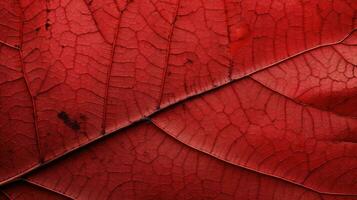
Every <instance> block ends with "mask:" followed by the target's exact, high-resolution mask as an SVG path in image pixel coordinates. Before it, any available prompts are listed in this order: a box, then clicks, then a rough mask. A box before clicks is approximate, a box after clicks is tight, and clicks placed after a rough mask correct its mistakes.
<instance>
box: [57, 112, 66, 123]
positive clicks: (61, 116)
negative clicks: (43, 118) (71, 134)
mask: <svg viewBox="0 0 357 200" xmlns="http://www.w3.org/2000/svg"><path fill="white" fill-rule="evenodd" d="M57 117H58V118H60V119H62V120H63V121H67V120H69V117H68V114H67V113H66V112H64V111H61V112H59V113H58V114H57Z"/></svg>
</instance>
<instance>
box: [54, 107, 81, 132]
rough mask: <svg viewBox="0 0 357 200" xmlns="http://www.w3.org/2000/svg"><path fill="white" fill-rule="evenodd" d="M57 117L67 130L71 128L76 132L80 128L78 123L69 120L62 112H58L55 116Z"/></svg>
mask: <svg viewBox="0 0 357 200" xmlns="http://www.w3.org/2000/svg"><path fill="white" fill-rule="evenodd" d="M57 117H58V118H59V119H61V120H62V121H63V123H64V124H65V125H66V126H68V127H69V128H71V129H72V130H74V131H78V130H79V129H80V128H81V126H80V124H79V123H78V121H77V120H74V119H71V118H70V117H69V115H68V114H67V113H66V112H64V111H61V112H59V113H58V114H57Z"/></svg>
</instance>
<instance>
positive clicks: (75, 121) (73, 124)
mask: <svg viewBox="0 0 357 200" xmlns="http://www.w3.org/2000/svg"><path fill="white" fill-rule="evenodd" d="M70 125H71V128H72V129H73V130H75V131H78V130H79V129H80V128H81V127H80V126H79V123H78V122H77V120H73V121H72V123H71V124H70Z"/></svg>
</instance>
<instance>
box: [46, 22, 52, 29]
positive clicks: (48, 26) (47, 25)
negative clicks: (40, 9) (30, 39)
mask: <svg viewBox="0 0 357 200" xmlns="http://www.w3.org/2000/svg"><path fill="white" fill-rule="evenodd" d="M50 26H51V24H50V21H49V20H47V21H46V24H45V29H46V30H48V29H49V28H50Z"/></svg>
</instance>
